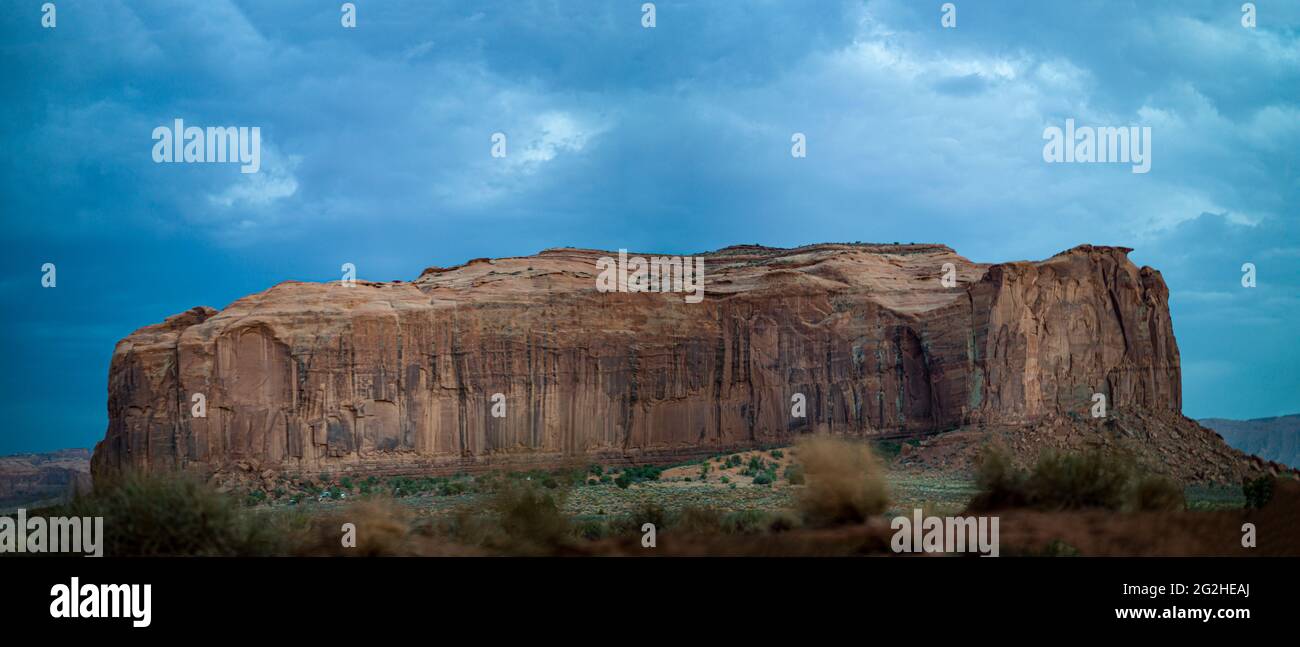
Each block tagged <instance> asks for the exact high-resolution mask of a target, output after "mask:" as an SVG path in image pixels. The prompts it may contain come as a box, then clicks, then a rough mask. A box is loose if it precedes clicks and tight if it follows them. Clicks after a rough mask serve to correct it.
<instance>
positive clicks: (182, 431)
mask: <svg viewBox="0 0 1300 647" xmlns="http://www.w3.org/2000/svg"><path fill="white" fill-rule="evenodd" d="M1128 251H1129V250H1127V249H1125V248H1118V247H1092V246H1086V245H1085V246H1080V247H1077V248H1074V249H1072V250H1069V251H1067V252H1063V253H1061V254H1058V255H1057V256H1054V257H1052V258H1050V259H1047V260H1045V261H1042V262H1016V263H1004V264H997V265H991V266H989V265H982V264H976V263H972V262H970V261H968V260H966V259H965V258H962V257H961V256H958V255H957V254H956V253H954V252H953V251H952V250H951V249H948V248H947V247H944V246H940V245H857V244H855V245H842V244H825V245H814V246H809V247H801V248H796V249H772V248H764V247H752V246H739V247H730V248H726V249H723V250H720V251H717V252H713V253H708V254H704V255H703V258H704V265H705V278H704V285H705V297H704V299H703V301H702V302H700V303H688V302H687V301H686V299H684V298H683V294H682V293H680V292H668V293H621V292H605V293H602V292H599V291H597V289H596V278H597V274H598V272H599V270H598V269H597V264H596V262H597V259H598V258H600V257H602V256H616V255H617V254H615V253H611V252H600V251H593V250H578V249H557V250H548V251H545V252H542V253H540V254H538V255H536V256H529V257H520V258H504V259H496V260H487V259H480V260H475V261H471V262H469V263H467V264H465V265H462V266H459V267H454V268H448V269H441V268H429V269H427V270H425V272H424V273H423V274H422V275H421V276H420V277H419V278H417V279H416V280H414V281H411V282H393V283H369V282H365V281H357V283H356V285H354V286H351V287H349V286H345V285H343V284H340V283H329V284H313V283H300V282H286V283H281V284H279V285H276V286H275V287H272V288H271V289H269V290H266V291H265V292H262V293H260V294H255V295H251V296H248V297H245V298H243V299H240V300H238V301H236V302H235V303H232V304H231V305H230V306H228V307H227V308H226V309H224V310H221V311H219V312H218V311H215V310H212V309H210V308H195V309H193V310H190V311H188V312H184V313H181V314H178V315H175V316H173V317H171V318H169V319H167V320H166V321H165V322H163V323H160V324H156V325H153V326H148V327H146V328H142V329H140V330H138V331H136V332H135V333H133V334H132V335H130V336H129V337H127V338H126V339H124V340H122V341H121V342H119V344H118V345H117V348H116V350H115V352H114V356H113V361H112V366H111V368H110V372H109V400H108V409H109V427H108V431H107V435H106V437H105V438H104V440H103V441H102V442H100V443H99V445H98V446H97V447H96V450H95V454H94V459H93V470H94V472H95V473H96V474H97V475H98V474H102V473H106V472H111V471H114V470H119V469H122V468H126V467H135V468H142V469H146V470H154V471H165V470H177V469H191V470H197V471H217V470H222V469H224V468H228V467H230V466H231V465H233V464H236V463H243V464H244V466H246V467H247V466H249V465H251V466H254V467H256V468H257V469H274V470H281V471H288V472H311V471H320V470H329V471H332V472H341V471H348V470H357V471H368V472H374V473H396V472H409V471H416V470H435V471H441V470H447V471H449V470H456V469H465V468H473V467H479V466H484V465H490V464H495V463H501V462H510V463H514V464H517V463H520V462H539V463H544V462H551V461H555V460H559V459H564V458H574V457H585V458H590V459H597V458H599V459H603V460H611V459H614V460H618V459H626V460H654V459H658V458H666V457H669V456H674V455H681V454H691V453H704V452H715V451H719V450H723V449H730V448H739V447H748V446H753V445H757V444H766V443H780V442H785V441H787V440H790V439H791V438H792V437H794V436H796V435H799V434H805V433H813V432H831V433H849V434H856V435H863V436H881V437H883V436H907V435H920V434H927V433H931V432H938V431H944V430H949V429H954V428H957V427H961V426H963V425H990V424H992V425H999V424H1009V425H1010V424H1026V423H1032V422H1033V421H1035V420H1039V419H1041V418H1043V417H1045V416H1049V415H1069V414H1072V413H1073V414H1077V415H1081V416H1087V415H1088V409H1089V406H1091V404H1092V401H1091V398H1092V395H1093V394H1094V393H1102V394H1105V395H1106V396H1107V405H1108V408H1109V409H1111V410H1112V411H1115V410H1119V411H1124V410H1143V411H1153V410H1159V411H1165V412H1169V413H1170V414H1172V415H1177V412H1178V411H1180V410H1181V406H1182V403H1181V393H1180V373H1179V358H1178V347H1177V345H1176V344H1175V342H1174V336H1173V330H1172V326H1171V323H1170V319H1169V312H1168V308H1167V300H1168V290H1167V289H1166V287H1165V284H1164V282H1163V280H1162V279H1161V277H1160V274H1159V272H1156V271H1155V270H1152V269H1150V268H1138V267H1136V266H1134V265H1133V263H1132V262H1130V261H1129V260H1128V258H1127V252H1128ZM947 263H951V264H952V267H951V268H950V269H952V270H954V271H955V273H956V285H955V286H954V287H945V286H944V284H943V282H942V281H941V278H942V276H943V275H944V272H945V267H944V266H945V264H947ZM496 393H500V394H503V395H504V397H505V400H504V403H505V415H504V417H493V416H492V415H491V410H492V407H493V404H494V402H493V400H492V396H493V394H496ZM797 393H798V394H803V395H804V396H805V397H806V401H807V415H806V417H803V418H799V417H793V416H792V415H791V398H792V396H794V395H795V394H797ZM194 394H202V395H203V396H204V398H205V400H206V405H207V411H206V417H202V418H196V417H194V416H193V415H192V414H191V407H192V397H193V395H194Z"/></svg>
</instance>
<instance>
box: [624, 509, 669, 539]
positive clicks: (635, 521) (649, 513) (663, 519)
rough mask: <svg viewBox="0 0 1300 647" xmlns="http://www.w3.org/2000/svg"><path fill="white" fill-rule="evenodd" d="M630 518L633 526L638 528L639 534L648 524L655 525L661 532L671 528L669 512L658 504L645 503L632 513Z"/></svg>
mask: <svg viewBox="0 0 1300 647" xmlns="http://www.w3.org/2000/svg"><path fill="white" fill-rule="evenodd" d="M629 516H630V517H631V521H632V526H633V527H635V528H637V531H638V532H640V528H641V526H642V525H643V524H647V523H652V524H654V525H655V528H657V529H659V530H663V529H664V528H667V527H668V526H669V517H668V511H667V510H665V509H664V507H663V506H661V505H659V504H657V503H643V504H641V506H640V507H638V508H637V509H636V510H634V511H632V513H631V514H630V515H629Z"/></svg>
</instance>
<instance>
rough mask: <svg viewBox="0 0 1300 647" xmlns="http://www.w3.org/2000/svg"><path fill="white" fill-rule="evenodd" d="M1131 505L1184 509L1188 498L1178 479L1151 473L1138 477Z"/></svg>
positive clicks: (1157, 508) (1148, 507) (1140, 508)
mask: <svg viewBox="0 0 1300 647" xmlns="http://www.w3.org/2000/svg"><path fill="white" fill-rule="evenodd" d="M1131 505H1132V507H1133V508H1134V509H1136V510H1184V509H1186V508H1187V499H1186V498H1185V497H1184V496H1183V486H1182V485H1180V484H1179V483H1178V482H1177V481H1175V480H1173V479H1171V478H1169V477H1167V476H1160V475H1157V474H1149V475H1146V476H1143V477H1140V478H1138V479H1137V483H1135V484H1134V485H1133V493H1132V500H1131Z"/></svg>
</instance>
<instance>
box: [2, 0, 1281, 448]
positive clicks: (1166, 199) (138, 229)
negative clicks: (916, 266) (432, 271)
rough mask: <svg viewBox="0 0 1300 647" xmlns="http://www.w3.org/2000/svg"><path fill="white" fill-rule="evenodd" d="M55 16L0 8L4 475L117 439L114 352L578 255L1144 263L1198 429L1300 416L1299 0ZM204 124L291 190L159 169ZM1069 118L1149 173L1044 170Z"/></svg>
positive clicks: (25, 7)
mask: <svg viewBox="0 0 1300 647" xmlns="http://www.w3.org/2000/svg"><path fill="white" fill-rule="evenodd" d="M43 1H44V0H30V1H29V0H22V1H19V0H6V1H5V2H4V4H3V7H0V52H2V53H3V56H2V57H0V71H2V72H3V75H4V82H3V87H4V101H3V102H0V141H2V142H3V150H4V152H5V155H4V156H3V157H0V196H2V197H3V200H2V201H0V212H2V213H3V217H4V230H3V231H4V233H3V241H4V247H3V249H4V254H3V256H2V257H0V264H3V273H2V274H0V307H3V318H2V319H0V326H2V327H3V328H2V329H0V344H3V346H2V347H0V409H2V410H3V412H4V418H5V423H6V424H5V426H4V428H3V429H2V430H0V453H9V452H18V451H41V450H49V449H54V448H59V447H67V446H90V445H91V444H93V443H94V442H95V441H97V440H98V439H99V438H101V437H102V435H103V432H104V428H105V425H106V423H107V414H106V407H105V400H106V376H107V373H108V362H109V359H110V357H111V354H112V350H113V344H114V343H115V342H116V341H117V340H118V339H120V338H122V337H124V336H125V335H127V334H129V333H130V332H131V331H132V330H135V329H136V328H139V327H141V326H144V325H147V324H149V323H153V322H157V321H159V320H161V319H162V318H164V317H166V316H168V315H170V314H173V313H176V312H179V311H181V310H184V309H187V308H190V307H192V306H195V305H211V306H214V307H223V306H225V305H226V304H228V303H229V302H230V301H232V300H234V299H235V298H237V297H239V296H242V295H244V294H247V293H251V292H256V291H260V290H263V289H265V288H267V287H269V286H271V285H273V284H275V283H277V282H279V281H281V280H285V279H302V280H333V279H338V278H339V267H340V265H341V264H343V263H345V262H351V263H354V264H355V265H356V266H357V268H358V275H359V277H360V278H363V279H375V280H390V279H411V278H414V277H415V276H417V275H418V274H419V272H420V270H421V269H423V268H424V267H426V266H429V265H451V264H456V263H460V262H463V261H465V260H467V259H469V258H473V257H479V256H506V255H519V254H530V253H534V252H537V251H539V250H541V249H544V248H547V247H554V246H563V245H575V246H585V247H598V248H607V249H617V248H620V247H625V248H631V249H639V250H655V251H664V252H675V253H690V252H695V251H701V250H706V249H716V248H719V247H723V246H726V245H730V244H736V243H761V244H765V245H774V246H792V245H800V244H805V243H811V242H821V241H878V242H894V241H901V242H909V241H916V242H922V241H925V242H941V243H945V244H948V245H950V246H952V247H953V248H954V249H956V250H957V251H958V252H960V253H962V254H963V255H965V256H967V257H969V258H971V259H973V260H976V261H982V262H994V261H1003V260H1015V259H1041V258H1046V257H1048V256H1050V255H1052V254H1054V253H1056V252H1058V251H1061V250H1063V249H1067V248H1069V247H1072V246H1074V245H1077V244H1080V243H1085V242H1087V243H1095V244H1115V245H1125V246H1130V247H1134V248H1135V249H1136V251H1134V252H1133V254H1132V257H1133V259H1134V260H1135V261H1136V262H1138V263H1140V264H1147V265H1152V266H1154V267H1156V268H1158V269H1160V270H1161V271H1162V272H1163V273H1164V276H1165V280H1166V281H1167V282H1168V283H1169V286H1170V289H1171V290H1172V297H1171V308H1172V311H1173V319H1174V330H1175V334H1176V335H1177V338H1178V342H1179V345H1180V347H1181V349H1182V359H1183V386H1184V396H1185V398H1184V399H1185V404H1184V413H1186V414H1188V415H1190V416H1193V417H1204V416H1219V417H1228V418H1245V417H1259V416H1271V415H1278V414H1285V413H1294V412H1297V411H1300V370H1298V369H1297V367H1300V345H1298V344H1297V338H1298V337H1300V334H1298V333H1297V327H1296V317H1297V314H1300V235H1298V234H1297V231H1296V216H1297V207H1296V203H1297V198H1298V197H1300V160H1298V159H1297V157H1298V156H1297V150H1300V3H1296V2H1294V1H1292V0H1285V1H1284V0H1261V1H1259V2H1256V3H1255V4H1256V6H1257V21H1258V22H1257V27H1256V28H1255V29H1247V28H1245V27H1243V26H1242V24H1241V3H1240V2H1236V1H1208V0H1202V1H1190V0H1170V1H1144V2H1088V1H1082V2H1077V1H1076V2H994V1H989V0H978V1H977V0H965V1H963V0H956V2H955V4H956V6H957V27H956V28H955V29H945V28H943V27H942V26H941V25H940V17H941V11H940V4H941V3H940V2H938V1H937V0H935V1H931V0H925V1H920V0H880V1H868V2H862V1H855V2H847V1H846V2H840V1H828V0H815V1H812V2H807V1H805V2H776V1H755V2H716V1H708V2H683V1H675V0H662V1H660V2H657V3H656V9H657V11H656V14H657V15H656V18H657V22H656V26H655V28H653V29H645V28H643V27H642V25H641V18H642V11H641V4H642V1H641V0H599V1H593V2H577V1H572V2H570V1H559V0H555V1H532V2H526V1H522V0H506V1H501V2H491V1H480V2H464V1H455V2H450V1H447V2H444V1H412V2H402V1H397V0H383V1H376V0H354V2H355V4H356V6H357V27H356V28H355V29H344V28H343V27H342V26H341V24H340V5H341V2H334V1H328V0H312V1H305V0H301V1H274V2H272V1H253V0H249V1H246V2H233V1H227V0H204V1H202V2H198V1H195V2H122V1H116V0H96V1H93V2H92V1H89V0H85V1H73V0H54V2H55V5H56V7H57V14H56V16H57V26H56V27H55V28H53V29H46V28H42V26H41V5H42V4H43ZM176 118H183V119H185V120H186V122H187V123H189V124H192V125H201V126H227V125H229V126H258V127H260V128H261V132H262V169H261V172H260V173H257V174H253V175H242V174H240V172H239V168H238V166H236V165H221V164H155V163H153V161H152V158H151V152H152V148H153V141H152V139H151V133H152V131H153V129H154V128H155V127H156V126H160V125H170V124H171V122H172V120H173V119H176ZM1066 119H1074V120H1075V121H1076V122H1078V123H1079V124H1081V125H1082V124H1091V125H1120V126H1122V125H1143V126H1150V127H1151V128H1152V132H1153V145H1152V148H1153V150H1152V167H1151V171H1150V172H1149V173H1147V174H1134V173H1131V172H1130V169H1129V166H1128V165H1104V164H1091V165H1089V164H1046V163H1044V161H1043V156H1042V149H1043V139H1042V134H1043V129H1044V128H1045V127H1046V126H1051V125H1057V126H1060V125H1062V124H1063V123H1064V121H1065V120H1066ZM498 131H499V132H504V133H506V135H507V137H508V138H509V140H508V150H509V157H508V158H506V159H505V160H499V159H494V158H492V157H491V156H490V154H489V150H490V146H491V141H490V137H491V134H492V133H494V132H498ZM794 132H802V133H805V134H806V136H807V142H808V143H807V149H808V155H807V157H806V158H804V159H795V158H792V157H791V155H790V145H791V144H790V137H791V134H792V133H794ZM46 262H52V263H55V264H56V266H57V272H58V273H57V280H58V284H57V287H56V288H54V289H45V288H42V287H41V282H40V281H41V266H42V264H43V263H46ZM1246 262H1251V263H1254V264H1255V265H1256V267H1257V272H1258V287H1256V288H1254V289H1246V288H1242V287H1241V282H1240V279H1241V266H1242V264H1243V263H1246Z"/></svg>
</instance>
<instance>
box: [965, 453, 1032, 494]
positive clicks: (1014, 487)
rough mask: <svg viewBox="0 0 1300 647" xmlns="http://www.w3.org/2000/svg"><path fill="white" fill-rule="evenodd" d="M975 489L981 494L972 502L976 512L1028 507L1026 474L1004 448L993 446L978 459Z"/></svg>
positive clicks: (976, 460)
mask: <svg viewBox="0 0 1300 647" xmlns="http://www.w3.org/2000/svg"><path fill="white" fill-rule="evenodd" d="M975 487H976V488H977V490H978V493H977V494H976V495H975V497H974V498H973V499H971V502H970V508H971V509H972V510H998V509H1002V508H1016V507H1021V506H1024V505H1027V504H1028V494H1027V492H1026V489H1025V475H1024V473H1022V472H1021V471H1020V470H1017V469H1016V468H1015V466H1014V465H1012V464H1011V458H1010V457H1009V456H1008V455H1007V453H1006V451H1005V450H1003V449H1002V448H1001V447H997V446H993V445H989V446H985V447H984V448H982V449H981V450H980V453H979V455H978V456H976V459H975Z"/></svg>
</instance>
